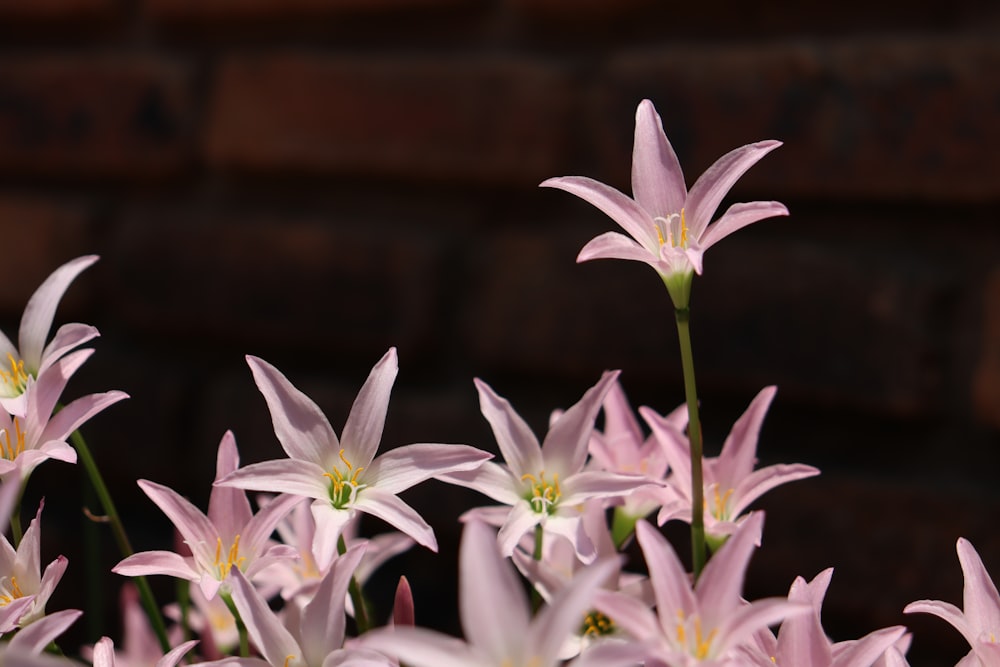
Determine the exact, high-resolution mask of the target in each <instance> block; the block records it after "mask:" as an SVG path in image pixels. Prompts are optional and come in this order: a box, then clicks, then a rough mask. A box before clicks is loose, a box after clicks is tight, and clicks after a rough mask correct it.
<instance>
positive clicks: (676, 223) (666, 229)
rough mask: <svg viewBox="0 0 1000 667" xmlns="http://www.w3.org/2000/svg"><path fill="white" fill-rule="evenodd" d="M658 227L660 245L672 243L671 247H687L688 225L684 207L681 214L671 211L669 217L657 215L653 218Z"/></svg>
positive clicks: (657, 233) (657, 234)
mask: <svg viewBox="0 0 1000 667" xmlns="http://www.w3.org/2000/svg"><path fill="white" fill-rule="evenodd" d="M653 224H654V225H655V227H656V236H657V238H659V239H660V245H664V244H666V243H669V244H670V247H671V248H678V247H679V248H687V245H688V227H687V221H686V220H685V219H684V209H681V212H680V214H679V215H678V214H677V213H671V214H670V215H668V216H667V217H665V218H664V217H663V216H656V217H655V218H653Z"/></svg>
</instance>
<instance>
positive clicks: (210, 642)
mask: <svg viewBox="0 0 1000 667" xmlns="http://www.w3.org/2000/svg"><path fill="white" fill-rule="evenodd" d="M270 571H271V570H270V568H265V569H263V570H261V571H259V572H257V579H258V580H260V581H267V582H268V584H270V583H271V582H270V580H269V578H268V574H269V572H270ZM189 590H190V595H191V606H190V607H188V610H187V627H189V628H190V629H191V630H192V631H193V632H195V633H197V635H198V637H199V638H200V639H201V646H200V647H199V653H200V654H201V656H202V657H203V658H204V659H206V660H217V659H219V658H221V657H223V656H224V655H228V654H230V653H232V652H233V651H234V649H236V647H237V646H238V645H239V641H240V634H239V629H238V628H237V627H236V619H235V618H234V617H233V612H231V611H230V610H229V607H227V606H226V601H225V600H223V599H222V596H221V595H216V596H214V597H213V598H211V599H209V598H206V597H205V594H204V593H202V592H201V586H191V587H190V588H189ZM136 611H137V613H139V614H141V615H142V618H143V619H145V614H144V613H143V611H142V610H141V609H137V610H136ZM163 614H164V615H165V616H166V617H167V618H170V619H172V620H174V621H177V622H178V623H180V622H181V608H180V605H178V604H176V603H172V604H168V605H167V606H166V607H164V609H163ZM147 624H148V621H147ZM179 627H180V626H173V628H171V629H174V628H177V629H179ZM147 632H148V630H147ZM125 639H126V644H125V650H126V652H127V651H128V649H129V645H128V643H127V640H128V635H127V634H126V637H125ZM150 639H151V640H152V642H153V643H152V644H151V645H150V646H149V650H151V651H153V655H154V659H153V660H146V661H145V662H143V663H141V665H145V666H146V667H148V666H149V665H152V664H153V663H154V662H155V661H156V660H157V659H159V657H160V656H161V655H162V651H161V650H160V643H159V641H158V640H157V639H156V638H155V637H153V636H152V635H150ZM120 657H121V656H119V662H121V660H120ZM141 665H138V664H137V665H132V664H129V665H126V666H125V667H141Z"/></svg>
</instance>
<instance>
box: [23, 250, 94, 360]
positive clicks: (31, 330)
mask: <svg viewBox="0 0 1000 667" xmlns="http://www.w3.org/2000/svg"><path fill="white" fill-rule="evenodd" d="M97 259H98V257H97V255H86V256H84V257H77V258H76V259H74V260H71V261H69V262H66V263H65V264H63V265H62V266H60V267H59V268H58V269H56V270H55V271H53V272H52V274H51V275H50V276H49V277H48V278H46V279H45V281H44V282H43V283H42V284H41V285H40V286H39V287H38V289H37V290H35V293H34V294H32V295H31V298H30V299H28V304H27V305H26V306H25V307H24V314H23V315H22V316H21V327H20V330H19V331H18V346H19V347H20V350H21V358H22V359H24V367H25V370H26V371H28V372H30V373H32V374H37V373H38V369H39V366H40V365H41V360H42V350H43V349H44V347H45V339H46V338H47V337H48V335H49V329H51V328H52V320H53V318H54V317H55V314H56V307H57V306H58V305H59V301H60V300H61V299H62V297H63V294H65V293H66V290H67V289H68V288H69V285H70V283H72V282H73V280H74V279H75V278H76V277H77V276H78V275H80V273H81V272H82V271H83V270H84V269H86V268H87V267H88V266H90V265H91V264H93V263H94V262H96V261H97Z"/></svg>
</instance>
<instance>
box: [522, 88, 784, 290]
mask: <svg viewBox="0 0 1000 667" xmlns="http://www.w3.org/2000/svg"><path fill="white" fill-rule="evenodd" d="M780 145H781V142H779V141H760V142H757V143H754V144H748V145H746V146H742V147H740V148H737V149H736V150H733V151H731V152H729V153H726V154H725V155H723V156H722V157H721V158H719V159H718V160H717V161H716V162H715V164H713V165H712V166H711V167H709V168H708V171H706V172H705V173H704V174H702V175H701V177H700V178H698V180H697V181H695V183H694V185H693V186H691V190H690V191H689V190H688V189H687V187H686V186H685V183H684V174H683V172H682V171H681V166H680V163H679V162H678V161H677V155H676V154H675V153H674V149H673V147H672V146H671V145H670V142H669V141H668V140H667V136H666V134H664V132H663V123H662V121H661V120H660V116H659V114H657V113H656V109H655V108H654V107H653V103H652V102H650V101H649V100H643V101H642V102H640V103H639V108H638V109H637V110H636V115H635V142H634V144H633V147H632V193H633V195H634V198H631V197H628V196H627V195H625V194H623V193H622V192H620V191H618V190H616V189H615V188H612V187H610V186H608V185H605V184H603V183H599V182H597V181H595V180H593V179H590V178H585V177H582V176H564V177H560V178H550V179H548V180H546V181H544V182H542V184H541V185H542V186H543V187H551V188H559V189H561V190H565V191H566V192H569V193H571V194H574V195H576V196H577V197H580V198H581V199H583V200H585V201H587V202H590V203H591V204H593V205H594V206H596V207H597V208H599V209H600V210H601V211H603V212H604V213H605V214H607V215H608V216H609V217H610V218H611V219H612V220H614V221H615V222H616V223H618V224H619V225H620V226H621V227H622V229H623V230H625V232H627V233H628V236H626V235H624V234H621V233H618V232H606V233H604V234H601V235H600V236H598V237H596V238H595V239H593V240H591V241H590V242H589V243H587V245H585V246H584V247H583V249H582V250H581V251H580V254H579V255H578V256H577V258H576V261H577V262H585V261H587V260H591V259H602V258H603V259H629V260H635V261H639V262H644V263H646V264H649V265H650V266H652V267H653V268H654V269H655V270H656V272H657V273H659V274H660V276H661V278H663V281H664V282H665V283H666V285H667V289H668V290H669V291H670V296H671V298H672V299H673V301H674V306H675V307H676V308H678V309H680V308H686V307H687V305H688V298H689V295H690V287H691V277H692V272H694V273H698V274H701V271H702V254H703V253H704V252H705V251H706V250H707V249H708V248H710V247H711V246H713V245H715V244H716V243H717V242H718V241H720V240H721V239H723V238H725V237H726V236H729V235H730V234H732V233H733V232H735V231H736V230H738V229H740V228H741V227H745V226H747V225H749V224H751V223H754V222H757V221H758V220H762V219H764V218H770V217H773V216H777V215H788V209H786V208H785V206H784V205H783V204H780V203H778V202H775V201H755V202H750V203H744V204H733V205H732V206H731V207H730V208H729V209H728V210H727V211H726V212H725V213H724V214H723V215H722V217H720V218H719V219H718V220H717V221H716V222H715V224H713V225H711V226H709V223H710V222H711V220H712V216H713V215H715V211H716V209H717V208H718V207H719V204H720V203H721V202H722V199H723V197H725V196H726V194H727V193H728V192H729V189H730V188H732V187H733V184H735V183H736V181H737V180H738V179H739V177H740V176H742V175H743V174H744V173H745V172H746V171H747V169H749V168H750V167H752V166H753V165H754V164H755V163H756V162H757V161H758V160H760V159H761V158H762V157H764V156H765V155H766V154H767V153H769V152H771V151H772V150H774V149H775V148H777V147H778V146H780Z"/></svg>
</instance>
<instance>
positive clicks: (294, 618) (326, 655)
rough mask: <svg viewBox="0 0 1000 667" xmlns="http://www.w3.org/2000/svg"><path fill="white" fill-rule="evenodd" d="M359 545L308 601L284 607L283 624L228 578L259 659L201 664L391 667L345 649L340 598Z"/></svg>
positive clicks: (250, 590) (242, 583)
mask: <svg viewBox="0 0 1000 667" xmlns="http://www.w3.org/2000/svg"><path fill="white" fill-rule="evenodd" d="M363 551H364V547H363V546H359V547H352V548H351V549H348V550H347V551H346V552H345V553H344V554H343V555H342V556H340V557H338V558H337V559H336V560H334V562H333V564H332V565H331V567H330V569H329V571H328V572H327V573H326V575H325V576H324V577H323V579H322V580H321V581H320V584H319V587H318V588H317V590H316V595H315V596H314V597H313V599H312V600H311V601H310V602H309V603H308V604H307V605H305V607H303V608H302V609H301V611H299V610H298V608H297V607H295V606H294V605H293V606H291V607H290V608H288V610H287V611H288V612H291V613H290V614H288V616H289V618H287V619H286V621H287V622H285V623H283V622H282V620H281V619H280V618H279V617H278V615H277V614H275V612H274V611H273V610H271V608H270V607H269V606H268V604H267V601H266V600H265V599H264V598H262V597H261V595H260V593H259V592H258V591H257V589H255V588H254V587H253V585H252V584H251V583H250V582H249V581H247V580H246V578H245V577H244V576H243V575H242V574H241V573H239V572H234V573H233V585H232V595H233V602H234V603H235V604H236V609H237V610H238V611H239V613H240V618H242V619H243V622H244V624H245V625H246V628H247V634H248V635H249V636H250V639H251V641H252V642H253V645H254V646H255V647H256V648H257V650H258V651H259V652H260V654H261V656H262V657H261V658H224V659H222V660H220V661H217V662H210V663H203V664H204V665H214V666H217V667H222V666H223V665H226V666H229V667H268V666H270V667H347V666H352V665H357V666H358V667H360V666H361V665H378V666H385V665H392V664H393V663H391V662H390V661H389V660H387V659H386V658H385V657H383V656H381V655H379V654H377V653H375V652H374V651H371V650H367V649H355V648H344V640H345V628H346V616H345V613H344V598H345V597H346V596H347V587H348V585H349V584H350V581H351V578H352V576H353V574H354V569H355V568H356V567H357V565H358V561H360V560H361V555H362V552H363Z"/></svg>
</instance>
